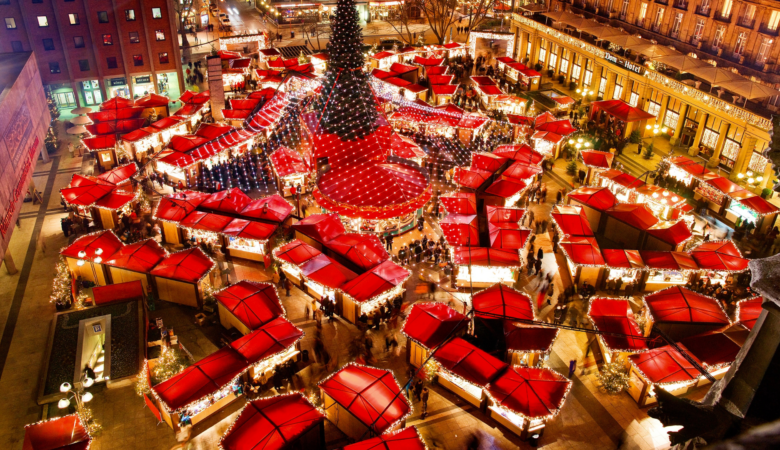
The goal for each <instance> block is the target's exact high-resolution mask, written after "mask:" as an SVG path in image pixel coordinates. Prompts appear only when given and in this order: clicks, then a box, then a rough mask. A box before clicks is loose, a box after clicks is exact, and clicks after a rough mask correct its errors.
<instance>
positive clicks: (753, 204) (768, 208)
mask: <svg viewBox="0 0 780 450" xmlns="http://www.w3.org/2000/svg"><path fill="white" fill-rule="evenodd" d="M739 203H740V204H741V205H742V206H745V207H746V208H748V209H750V210H751V211H754V212H755V213H756V214H758V215H759V216H766V215H769V214H777V213H778V212H780V208H778V207H777V206H775V205H773V204H771V203H769V202H768V201H766V200H764V199H763V198H761V197H759V196H758V195H756V196H754V197H748V198H743V199H741V200H739Z"/></svg>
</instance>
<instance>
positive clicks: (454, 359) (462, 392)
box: [433, 338, 509, 409]
mask: <svg viewBox="0 0 780 450" xmlns="http://www.w3.org/2000/svg"><path fill="white" fill-rule="evenodd" d="M433 359H434V360H435V361H436V362H437V363H438V364H439V371H438V375H439V378H438V382H439V384H440V385H441V386H443V387H445V388H447V389H448V390H450V391H452V392H453V393H455V394H456V395H458V397H460V398H462V399H464V400H466V401H467V402H469V403H471V404H472V405H474V406H476V407H477V408H480V409H482V408H483V406H484V402H485V395H484V392H483V390H482V389H483V388H484V387H485V386H486V385H487V384H488V383H490V382H491V381H492V380H494V379H495V378H496V377H497V376H498V375H499V374H500V373H501V372H503V371H504V370H506V368H507V367H509V365H508V364H507V363H505V362H503V361H501V360H500V359H498V358H496V357H494V356H491V355H490V354H488V353H487V352H485V351H483V350H481V349H479V348H477V347H475V346H473V345H471V344H470V343H468V342H466V341H465V340H463V339H461V338H455V339H452V340H450V341H449V342H447V343H446V344H444V345H442V346H441V347H440V348H439V349H438V350H436V353H434V354H433Z"/></svg>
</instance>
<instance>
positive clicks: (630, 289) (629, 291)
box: [626, 282, 634, 299]
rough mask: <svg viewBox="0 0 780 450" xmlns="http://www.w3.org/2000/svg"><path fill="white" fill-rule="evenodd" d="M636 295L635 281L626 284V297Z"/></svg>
mask: <svg viewBox="0 0 780 450" xmlns="http://www.w3.org/2000/svg"><path fill="white" fill-rule="evenodd" d="M633 296H634V283H633V282H630V283H628V284H627V285H626V298H629V299H630V298H631V297H633Z"/></svg>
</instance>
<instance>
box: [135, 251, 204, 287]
mask: <svg viewBox="0 0 780 450" xmlns="http://www.w3.org/2000/svg"><path fill="white" fill-rule="evenodd" d="M213 268H214V261H212V260H211V259H209V257H208V256H206V255H205V254H204V253H203V252H202V251H201V250H200V249H199V248H190V249H187V250H182V251H180V252H176V253H172V254H170V255H168V257H167V258H165V259H163V260H162V261H160V263H159V264H158V265H157V267H155V268H154V269H152V271H151V272H150V273H151V274H152V275H154V276H156V277H163V278H170V279H172V280H177V281H183V282H186V283H197V282H199V281H200V280H201V279H203V277H205V276H206V275H208V273H209V272H210V271H211V269H213Z"/></svg>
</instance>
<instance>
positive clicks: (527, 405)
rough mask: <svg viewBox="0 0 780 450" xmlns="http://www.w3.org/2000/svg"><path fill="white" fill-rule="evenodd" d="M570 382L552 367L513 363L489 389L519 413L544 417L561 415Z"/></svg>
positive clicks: (501, 401) (494, 395)
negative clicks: (542, 367) (538, 367)
mask: <svg viewBox="0 0 780 450" xmlns="http://www.w3.org/2000/svg"><path fill="white" fill-rule="evenodd" d="M571 384H572V383H571V381H569V380H567V379H566V378H564V377H563V376H562V375H560V374H559V373H558V372H556V371H554V370H551V369H536V368H533V369H532V368H528V367H520V366H512V367H510V368H509V370H507V371H506V372H504V373H503V374H502V375H501V376H500V377H498V378H496V380H495V381H493V382H492V383H490V384H489V385H488V386H487V392H488V395H489V396H490V397H491V398H493V399H494V400H495V401H496V403H498V404H499V405H501V406H503V407H504V408H507V409H508V410H510V411H512V412H513V413H515V414H517V415H518V416H521V417H526V418H529V419H541V418H550V417H553V416H555V415H556V414H558V412H559V411H560V409H561V407H562V406H563V403H564V401H566V395H567V394H568V393H569V389H571Z"/></svg>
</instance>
